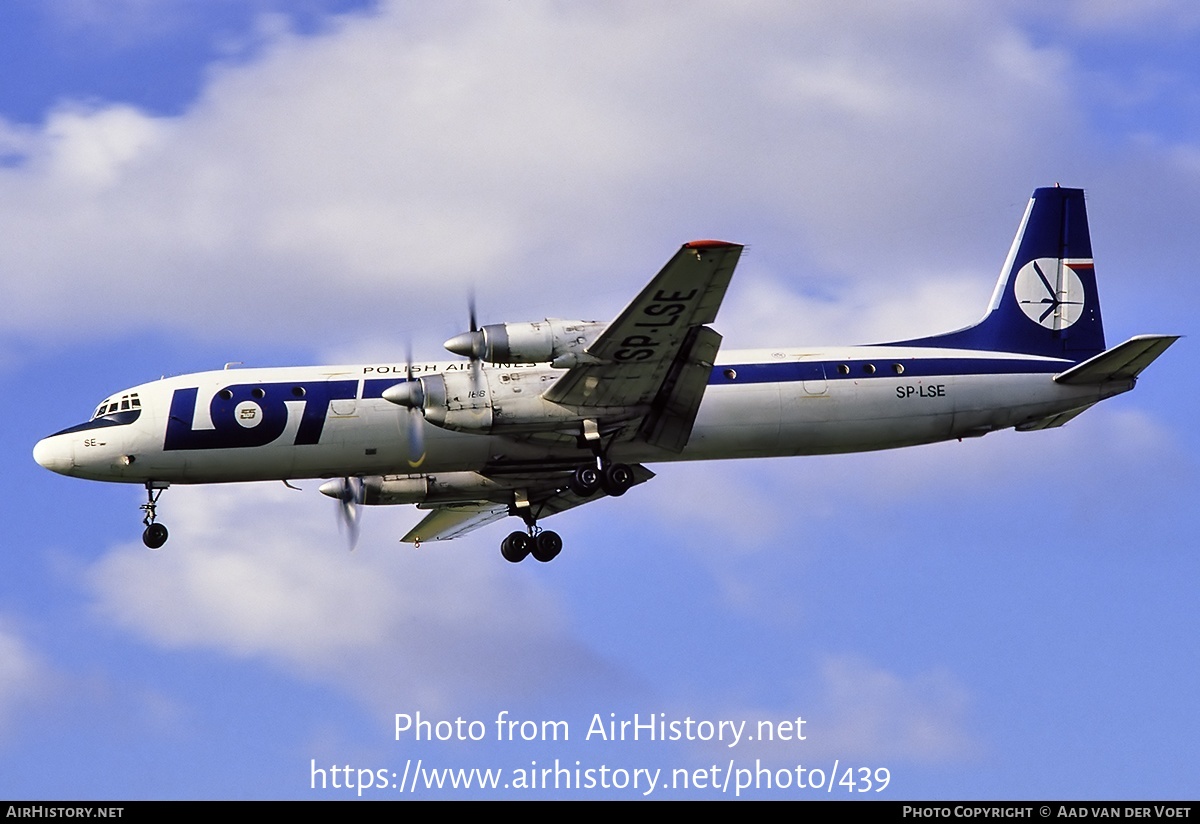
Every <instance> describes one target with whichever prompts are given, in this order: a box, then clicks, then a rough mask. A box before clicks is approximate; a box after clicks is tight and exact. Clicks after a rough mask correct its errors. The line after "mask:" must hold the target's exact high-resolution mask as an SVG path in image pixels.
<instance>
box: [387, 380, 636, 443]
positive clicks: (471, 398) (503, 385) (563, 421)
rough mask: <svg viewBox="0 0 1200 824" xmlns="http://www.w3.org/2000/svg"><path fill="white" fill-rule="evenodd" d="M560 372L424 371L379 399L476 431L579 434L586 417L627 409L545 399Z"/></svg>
mask: <svg viewBox="0 0 1200 824" xmlns="http://www.w3.org/2000/svg"><path fill="white" fill-rule="evenodd" d="M561 374H562V373H560V372H556V371H554V370H551V369H511V370H504V369H486V370H485V369H475V368H467V369H464V370H462V371H460V372H444V373H441V374H434V375H424V376H422V377H420V378H417V379H415V380H411V381H403V382H401V383H398V384H396V385H395V386H392V387H389V388H388V389H386V390H384V392H383V398H384V399H385V400H388V401H391V402H392V403H394V404H397V405H398V406H404V407H407V408H409V409H419V410H420V411H421V414H423V415H424V416H425V420H426V421H428V422H429V423H431V424H433V425H434V426H440V427H442V428H443V429H451V430H454V431H456V432H473V433H478V434H490V433H494V432H496V433H502V432H513V433H516V432H551V431H560V432H578V431H580V426H581V424H582V422H583V421H584V420H585V419H591V420H602V421H606V422H613V421H619V420H621V419H624V418H628V417H630V416H631V415H632V414H636V412H637V410H630V409H627V408H626V407H613V408H607V407H596V406H589V407H587V408H586V409H573V408H570V407H566V406H562V405H560V404H557V403H553V402H551V401H548V400H546V399H545V397H543V393H544V392H545V391H546V389H547V388H548V387H549V386H550V385H552V384H553V383H554V381H556V380H558V378H559V376H560V375H561Z"/></svg>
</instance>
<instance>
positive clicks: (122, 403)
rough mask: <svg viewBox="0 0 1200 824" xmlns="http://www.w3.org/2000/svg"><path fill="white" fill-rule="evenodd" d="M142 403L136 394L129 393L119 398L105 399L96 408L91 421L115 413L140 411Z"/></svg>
mask: <svg viewBox="0 0 1200 824" xmlns="http://www.w3.org/2000/svg"><path fill="white" fill-rule="evenodd" d="M141 408H142V402H141V400H140V399H139V398H138V394H137V392H129V393H127V394H125V395H121V396H120V398H105V399H104V400H102V401H101V402H100V405H99V406H97V407H96V411H95V412H94V413H93V414H92V420H96V419H97V418H103V417H104V416H105V415H113V414H115V413H117V412H129V411H130V410H133V409H141Z"/></svg>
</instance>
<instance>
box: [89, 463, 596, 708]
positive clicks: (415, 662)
mask: <svg viewBox="0 0 1200 824" xmlns="http://www.w3.org/2000/svg"><path fill="white" fill-rule="evenodd" d="M306 486H315V485H313V484H306ZM167 494H168V496H170V497H169V499H168V498H164V499H163V502H162V504H160V513H161V514H162V515H163V516H164V521H168V520H169V523H170V526H171V528H172V531H173V537H172V538H171V540H170V542H169V543H168V545H167V546H166V547H165V548H164V549H163V550H161V551H159V552H157V553H154V554H151V553H150V552H149V551H148V550H146V549H145V548H143V547H141V546H140V545H137V546H134V545H127V546H123V547H118V548H115V549H113V550H111V551H109V552H108V553H106V554H105V555H104V557H102V558H101V559H100V560H98V561H97V562H96V563H95V564H93V565H92V566H91V567H90V569H89V570H88V571H87V574H86V577H87V581H88V584H89V587H90V589H91V591H92V592H93V595H94V597H95V606H96V609H97V611H98V612H99V614H100V615H101V616H102V617H103V618H105V619H106V620H108V621H110V622H112V623H113V624H115V625H117V626H119V627H121V628H123V629H125V630H127V631H129V632H131V633H133V634H135V635H138V636H141V637H143V638H145V639H147V640H148V641H150V642H151V643H154V644H157V645H159V646H162V647H164V648H168V649H192V648H200V649H212V650H216V651H219V652H222V653H224V654H227V655H231V656H235V657H246V658H258V659H263V660H267V661H270V662H272V663H274V664H276V665H280V666H282V667H283V668H285V669H287V670H289V671H291V672H294V673H296V674H298V675H300V676H302V677H306V678H312V679H316V680H320V681H323V682H326V683H332V684H334V685H335V686H337V687H338V688H340V689H342V690H344V691H346V692H347V693H349V694H351V695H354V696H356V697H357V698H359V699H361V700H363V701H364V702H365V703H366V704H367V705H368V706H370V707H373V708H375V709H382V710H384V711H386V710H388V709H393V710H394V707H395V706H397V705H398V704H402V705H406V704H405V703H404V702H416V703H417V705H418V706H422V707H424V708H427V709H428V710H430V711H432V710H436V709H439V708H446V707H451V708H455V709H458V708H460V707H461V706H462V705H464V704H469V703H470V702H472V701H478V700H482V699H485V698H486V699H488V700H497V701H499V700H503V699H504V698H505V697H506V696H508V697H513V696H518V697H520V696H524V695H525V694H526V693H527V692H528V691H529V690H532V689H534V688H535V687H537V686H539V685H544V684H545V680H544V679H545V678H546V677H547V676H546V674H545V673H544V671H543V670H544V668H543V667H541V666H540V665H539V662H543V661H554V662H556V670H555V672H556V674H555V675H553V676H552V680H554V679H562V678H566V679H567V680H571V679H580V683H587V682H591V681H592V680H597V681H599V682H603V680H604V678H605V677H606V676H605V674H606V670H607V668H608V666H609V665H608V664H607V663H605V662H604V661H603V660H602V659H600V658H599V657H598V656H597V655H595V654H594V653H593V652H590V651H589V650H588V649H587V648H586V647H585V646H584V645H582V644H580V643H579V642H577V641H576V640H574V639H573V638H571V637H570V636H569V635H568V634H567V633H565V631H564V625H565V622H564V620H563V613H562V610H561V608H560V606H559V605H558V604H557V603H556V600H555V598H554V597H553V596H551V595H549V594H547V593H546V592H545V591H543V590H542V588H541V587H540V586H538V584H537V583H535V581H536V579H535V578H533V577H532V576H531V575H529V574H528V570H527V569H525V568H520V569H518V570H517V572H523V573H525V574H517V575H514V574H511V573H512V568H511V567H509V566H508V565H507V564H503V563H502V562H500V560H499V557H498V554H497V553H496V552H495V551H494V549H493V548H492V547H491V542H490V540H489V541H487V546H488V551H487V552H486V554H484V555H483V556H482V557H480V544H479V543H478V542H473V541H458V542H455V543H454V544H449V545H436V544H435V545H430V546H427V547H425V548H422V549H421V550H420V551H414V550H413V549H411V548H410V547H408V546H407V545H400V544H398V543H397V542H396V537H397V535H398V534H399V533H398V532H396V529H397V523H396V519H397V517H398V516H400V515H401V514H410V515H415V514H416V513H413V512H411V511H409V510H407V509H406V510H405V511H404V513H400V512H397V511H396V510H394V509H392V510H388V509H371V508H367V511H366V512H365V515H364V520H365V524H366V525H365V527H364V533H363V536H362V540H361V541H360V543H359V549H358V550H357V551H356V552H353V553H349V552H347V551H346V548H345V546H344V543H343V541H342V539H341V538H340V536H339V535H338V533H337V530H336V528H335V526H334V522H335V517H334V510H335V506H336V504H335V503H334V502H333V501H331V500H328V499H326V498H324V497H322V496H319V495H316V494H315V492H314V491H313V490H312V489H309V490H308V491H307V492H305V493H299V492H294V491H290V490H286V489H284V488H283V487H282V486H279V487H267V486H264V485H238V486H230V487H221V488H211V487H210V488H204V489H181V490H178V491H177V490H174V489H172V490H170V492H168V493H167ZM389 533H391V534H389ZM567 662H569V665H568V664H567Z"/></svg>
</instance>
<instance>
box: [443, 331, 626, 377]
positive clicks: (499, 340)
mask: <svg viewBox="0 0 1200 824" xmlns="http://www.w3.org/2000/svg"><path fill="white" fill-rule="evenodd" d="M607 325H608V324H605V323H598V322H596V321H586V320H559V319H557V318H547V319H546V320H541V321H532V322H530V323H490V324H488V325H486V326H483V327H480V328H479V329H473V330H472V331H470V332H463V333H462V334H461V335H456V336H454V337H452V338H450V340H448V341H446V343H445V347H446V348H447V349H449V350H450V351H451V352H453V353H454V354H456V355H462V356H463V357H466V358H471V359H472V360H482V361H487V362H488V363H548V364H550V365H551V366H553V367H554V368H555V369H570V368H571V367H572V366H577V365H579V364H581V363H595V362H596V361H595V358H592V357H591V356H589V355H588V354H587V353H586V352H585V350H586V349H587V348H588V347H589V346H591V345H592V341H594V340H595V339H596V338H598V337H599V336H600V333H601V332H603V331H604V329H605V327H606V326H607Z"/></svg>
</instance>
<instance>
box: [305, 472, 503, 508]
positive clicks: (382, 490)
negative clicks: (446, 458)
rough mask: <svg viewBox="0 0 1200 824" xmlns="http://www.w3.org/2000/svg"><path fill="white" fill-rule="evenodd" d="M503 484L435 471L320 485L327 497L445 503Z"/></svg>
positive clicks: (487, 492) (336, 480) (481, 494)
mask: <svg viewBox="0 0 1200 824" xmlns="http://www.w3.org/2000/svg"><path fill="white" fill-rule="evenodd" d="M506 488H507V487H506V486H505V485H504V484H501V483H498V482H497V481H494V480H492V479H491V478H488V477H486V476H484V475H481V474H479V473H478V472H439V473H437V474H436V475H367V476H365V477H362V478H334V479H333V480H331V481H326V482H325V483H323V484H321V493H322V494H324V495H328V496H329V497H330V498H337V499H339V500H346V499H347V498H348V497H354V498H355V499H356V502H357V503H362V504H366V505H367V506H373V505H376V504H380V505H390V504H445V503H459V502H463V501H478V500H480V499H486V498H487V497H488V496H489V495H491V494H494V493H496V492H500V491H503V490H504V489H506Z"/></svg>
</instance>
